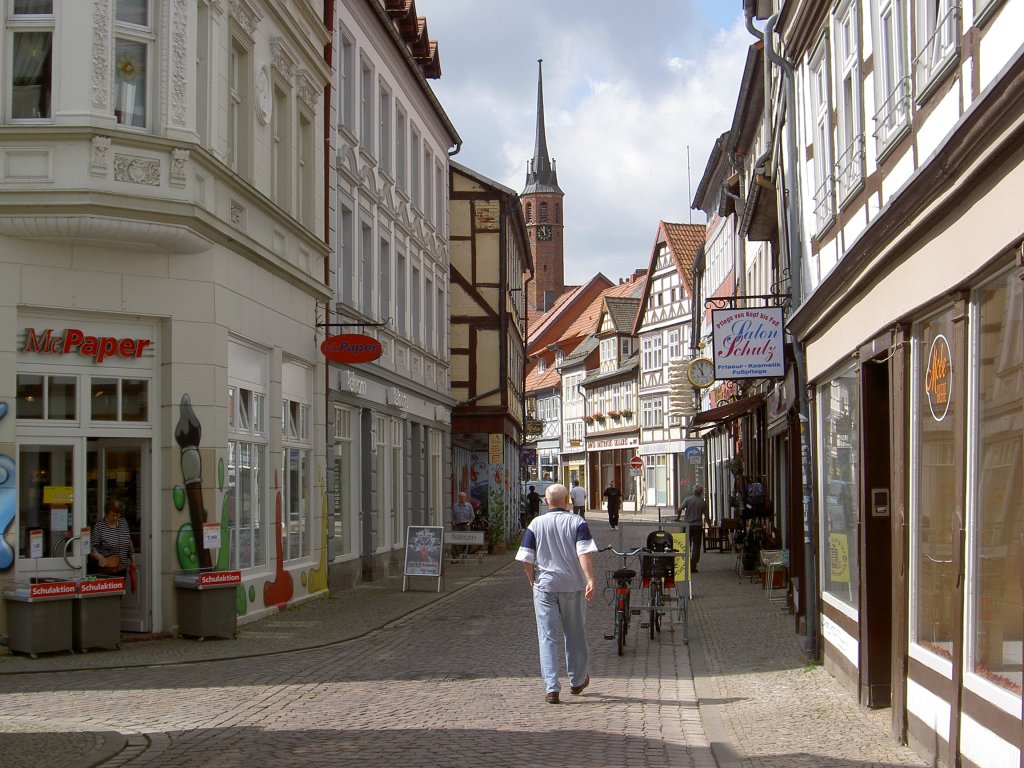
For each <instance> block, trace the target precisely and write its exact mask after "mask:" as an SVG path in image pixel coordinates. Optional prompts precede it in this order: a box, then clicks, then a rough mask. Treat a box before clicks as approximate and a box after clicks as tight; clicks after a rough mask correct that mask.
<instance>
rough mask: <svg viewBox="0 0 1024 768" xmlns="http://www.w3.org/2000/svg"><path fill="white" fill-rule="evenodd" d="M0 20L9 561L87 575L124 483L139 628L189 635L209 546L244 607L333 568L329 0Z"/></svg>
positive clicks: (1, 556) (200, 0)
mask: <svg viewBox="0 0 1024 768" xmlns="http://www.w3.org/2000/svg"><path fill="white" fill-rule="evenodd" d="M0 23H2V25H3V35H2V37H0V54H2V56H0V61H2V62H3V64H2V69H0V72H2V80H0V81H2V88H0V169H2V170H0V464H3V466H0V469H2V470H3V471H2V472H0V582H2V583H3V584H4V585H8V584H10V583H13V582H25V581H27V580H28V579H30V578H43V577H46V578H65V579H66V578H78V577H81V576H82V575H84V573H85V572H86V571H87V570H88V565H89V563H90V560H91V558H90V557H89V553H88V552H83V551H82V550H83V546H82V544H83V541H82V535H83V533H84V532H85V529H87V528H88V527H89V526H92V525H93V524H95V522H96V520H97V519H98V517H99V516H101V515H102V511H103V509H104V506H105V504H106V502H108V501H109V500H112V499H116V500H118V501H120V502H122V503H123V505H124V508H125V519H126V520H127V521H128V524H129V527H130V531H131V538H132V541H133V545H134V549H135V551H136V552H137V563H138V588H137V590H136V591H134V592H132V591H130V590H129V593H128V594H127V595H126V596H125V598H124V601H123V606H122V611H121V627H122V629H123V630H127V631H135V632H173V631H175V629H176V628H177V627H178V625H179V623H180V620H181V616H180V614H179V613H178V611H177V601H176V598H175V589H174V588H173V580H174V576H175V574H177V573H179V572H181V571H183V570H194V569H196V568H197V567H199V566H209V567H211V568H215V569H217V570H231V571H238V572H239V573H240V586H239V587H238V588H237V600H235V603H236V610H237V613H238V615H239V620H240V621H245V620H248V619H251V618H253V617H257V616H260V615H262V614H264V613H266V612H269V611H276V610H278V609H279V608H280V607H283V606H285V605H287V604H289V603H293V602H295V601H298V600H301V599H303V598H305V597H307V596H309V595H311V594H314V593H317V592H320V591H322V590H324V589H326V587H327V578H326V559H325V557H326V549H325V529H324V522H325V519H324V515H323V506H324V504H323V501H324V498H325V488H324V445H325V436H324V409H323V402H324V399H325V391H324V369H323V364H322V362H321V358H320V355H319V352H318V350H317V347H316V341H315V327H314V326H315V323H316V320H317V317H318V316H319V315H320V314H322V308H323V306H324V305H325V303H326V302H327V301H328V300H329V299H330V292H329V290H328V289H327V287H326V285H325V280H324V277H325V269H326V266H327V264H328V254H329V249H328V246H327V243H326V241H325V199H324V192H323V190H324V165H325V163H324V153H323V142H322V137H323V135H324V115H325V112H324V104H323V93H324V89H325V87H326V86H327V85H328V83H329V81H330V76H329V70H328V66H327V65H326V64H325V63H324V59H323V52H324V46H325V45H327V44H328V43H329V42H330V39H331V37H330V34H329V31H328V27H327V26H326V25H325V23H324V20H323V3H322V2H319V1H314V2H301V3H287V4H283V3H277V2H268V1H265V0H230V2H229V1H228V0H122V1H121V2H117V3H113V2H110V1H109V0H11V2H5V3H4V4H3V6H2V8H0ZM189 405H190V408H191V410H190V411H189ZM190 414H191V418H193V419H194V422H193V423H192V425H191V428H190V429H188V430H185V429H184V428H183V427H182V426H181V425H182V424H183V423H184V422H182V421H181V420H182V418H185V419H186V421H187V420H188V418H189V415H190ZM197 426H198V427H199V428H201V435H200V434H199V431H198V429H197ZM196 442H198V446H197V447H198V454H196V453H194V452H190V451H186V453H185V454H184V455H185V456H186V459H187V460H184V461H183V447H185V446H187V447H189V448H191V447H195V446H194V443H196ZM196 458H198V459H199V460H200V462H201V466H197V462H196ZM204 523H206V524H207V527H208V530H207V531H206V533H207V535H208V536H209V538H210V540H211V541H210V543H215V544H219V546H218V547H217V548H216V549H205V548H204V536H203V535H202V534H203V532H202V531H200V530H199V527H200V526H202V525H203V524H204ZM218 540H219V541H218ZM5 630H6V632H5ZM10 630H11V627H10V626H6V612H5V609H4V607H2V606H0V634H6V633H7V632H10Z"/></svg>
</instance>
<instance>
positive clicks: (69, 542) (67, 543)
mask: <svg viewBox="0 0 1024 768" xmlns="http://www.w3.org/2000/svg"><path fill="white" fill-rule="evenodd" d="M80 538H82V537H81V536H72V537H71V538H70V539H68V540H67V541H65V542H64V554H63V557H64V562H65V563H67V564H68V568H71V569H72V570H75V571H80V570H82V566H80V565H75V564H74V563H72V562H71V561H70V560H69V559H68V547H70V546H72V545H73V544H74V543H75V542H76V541H78V540H79V539H80Z"/></svg>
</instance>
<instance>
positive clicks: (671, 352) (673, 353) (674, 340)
mask: <svg viewBox="0 0 1024 768" xmlns="http://www.w3.org/2000/svg"><path fill="white" fill-rule="evenodd" d="M679 337H680V333H679V331H678V330H675V331H669V332H668V359H669V360H678V359H679V358H680V357H682V355H683V347H682V344H680V343H679Z"/></svg>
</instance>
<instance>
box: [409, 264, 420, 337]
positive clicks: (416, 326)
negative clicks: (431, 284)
mask: <svg viewBox="0 0 1024 768" xmlns="http://www.w3.org/2000/svg"><path fill="white" fill-rule="evenodd" d="M409 289H410V290H411V292H412V295H411V296H410V299H411V301H410V307H409V321H410V322H411V323H412V334H411V336H410V338H411V340H412V342H413V343H414V344H419V343H421V342H422V340H423V309H422V306H423V305H422V303H421V302H422V300H423V295H422V293H421V292H422V290H423V286H422V284H421V283H420V269H419V267H417V266H413V268H412V285H410V286H409Z"/></svg>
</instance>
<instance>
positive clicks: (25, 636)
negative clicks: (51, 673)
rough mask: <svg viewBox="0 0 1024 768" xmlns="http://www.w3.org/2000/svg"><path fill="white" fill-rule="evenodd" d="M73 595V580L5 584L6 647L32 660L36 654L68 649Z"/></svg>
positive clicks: (74, 589) (43, 580)
mask: <svg viewBox="0 0 1024 768" xmlns="http://www.w3.org/2000/svg"><path fill="white" fill-rule="evenodd" d="M77 594H78V585H77V583H76V582H74V581H60V580H47V579H38V580H33V581H30V582H15V583H14V584H12V585H11V586H9V587H6V588H5V589H4V600H5V601H6V602H7V647H8V648H9V649H10V650H11V651H12V652H14V653H26V654H28V655H29V656H31V657H32V658H33V659H34V658H36V657H37V656H38V655H39V654H40V653H54V652H56V651H70V650H72V649H73V647H74V644H73V642H72V632H71V614H72V606H73V605H74V603H75V598H76V596H77Z"/></svg>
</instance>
